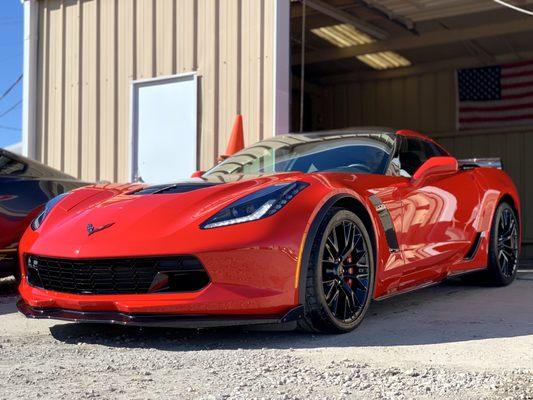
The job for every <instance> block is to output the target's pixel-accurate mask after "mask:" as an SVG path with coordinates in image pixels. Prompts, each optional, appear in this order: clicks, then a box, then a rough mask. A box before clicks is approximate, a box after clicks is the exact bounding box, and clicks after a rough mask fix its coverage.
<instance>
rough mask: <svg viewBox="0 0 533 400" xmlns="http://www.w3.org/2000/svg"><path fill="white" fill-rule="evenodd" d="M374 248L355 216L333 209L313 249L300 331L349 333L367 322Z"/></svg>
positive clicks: (361, 223)
mask: <svg viewBox="0 0 533 400" xmlns="http://www.w3.org/2000/svg"><path fill="white" fill-rule="evenodd" d="M374 271H375V269H374V257H373V250H372V243H371V241H370V237H369V235H368V232H367V229H366V227H365V225H364V224H363V222H362V221H361V219H360V218H359V217H358V216H357V215H355V214H354V213H353V212H351V211H348V210H345V209H341V208H332V209H331V210H330V211H329V212H328V213H327V214H326V216H325V218H324V220H323V221H322V223H321V225H320V227H319V229H318V232H317V235H316V237H315V241H314V243H313V245H312V249H311V254H310V259H309V265H308V266H307V281H306V295H305V317H304V318H303V319H302V320H300V321H299V326H300V328H302V329H304V330H306V331H311V332H323V333H346V332H350V331H352V330H354V329H355V328H356V327H357V326H358V325H359V324H360V323H361V321H362V320H363V318H364V316H365V314H366V312H367V310H368V307H369V305H370V302H371V299H372V294H373V288H374Z"/></svg>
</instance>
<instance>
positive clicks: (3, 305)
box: [0, 278, 18, 315]
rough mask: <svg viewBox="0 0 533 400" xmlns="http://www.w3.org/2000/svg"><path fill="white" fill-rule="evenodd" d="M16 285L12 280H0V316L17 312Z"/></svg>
mask: <svg viewBox="0 0 533 400" xmlns="http://www.w3.org/2000/svg"><path fill="white" fill-rule="evenodd" d="M17 299H18V291H17V284H16V281H15V279H14V278H0V315H3V314H11V313H14V312H17V308H16V306H15V303H16V300H17Z"/></svg>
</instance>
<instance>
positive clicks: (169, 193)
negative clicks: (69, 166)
mask: <svg viewBox="0 0 533 400" xmlns="http://www.w3.org/2000/svg"><path fill="white" fill-rule="evenodd" d="M296 180H306V179H305V174H302V173H283V174H275V175H268V176H260V177H246V178H241V179H235V180H233V181H232V182H228V183H222V182H220V181H219V183H215V182H213V181H212V180H207V179H192V180H188V181H183V182H180V183H175V184H172V185H158V186H152V187H151V186H140V185H125V186H117V185H99V186H93V187H90V188H82V189H78V190H75V191H74V192H72V193H71V194H69V195H68V196H67V197H66V198H65V199H63V200H62V201H61V202H60V203H58V205H57V206H56V207H55V208H54V209H53V210H52V212H51V213H50V214H49V216H48V217H47V218H46V220H45V221H44V223H43V224H42V226H41V228H40V229H39V231H40V236H41V237H43V238H44V237H45V236H46V239H47V241H48V242H50V241H53V240H59V241H61V242H62V243H63V244H69V243H70V244H72V245H76V246H79V245H80V244H81V245H83V243H86V242H88V241H89V240H90V242H91V243H98V242H100V241H103V242H105V241H106V240H109V239H111V238H114V239H116V238H117V237H122V238H127V240H128V241H129V242H130V244H131V246H135V243H136V242H137V241H138V242H144V241H145V240H146V238H154V239H156V238H158V239H164V238H168V237H170V236H175V235H176V234H177V233H181V234H183V235H186V232H187V231H188V229H191V228H193V227H194V229H197V227H198V226H199V225H200V224H201V223H202V222H204V221H205V220H206V219H208V218H209V217H211V216H212V215H213V214H215V213H216V212H217V211H218V210H220V209H221V208H223V207H225V206H226V205H229V204H231V203H233V202H234V201H236V200H237V199H240V198H242V197H244V196H246V195H248V194H250V193H253V192H255V191H257V190H260V189H261V188H264V187H267V186H269V185H272V184H276V183H283V182H292V181H296ZM89 224H91V225H92V226H93V227H94V228H95V229H96V230H97V231H98V230H99V229H100V228H102V227H104V226H107V225H109V226H107V227H106V228H105V229H102V230H101V231H99V232H95V233H94V235H89V234H88V233H89V232H88V229H87V226H88V225H89ZM93 236H94V237H93ZM183 239H184V240H185V239H186V237H184V238H183Z"/></svg>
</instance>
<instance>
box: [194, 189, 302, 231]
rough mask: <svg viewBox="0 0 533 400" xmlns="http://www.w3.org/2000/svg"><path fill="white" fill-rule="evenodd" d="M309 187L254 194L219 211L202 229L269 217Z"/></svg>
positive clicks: (271, 190) (264, 191) (261, 191)
mask: <svg viewBox="0 0 533 400" xmlns="http://www.w3.org/2000/svg"><path fill="white" fill-rule="evenodd" d="M307 186H309V184H308V183H305V182H292V183H284V184H279V185H272V186H269V187H267V188H265V189H262V190H259V191H257V192H255V193H252V194H250V195H248V196H246V197H243V198H242V199H240V200H238V201H236V202H235V203H233V204H231V205H229V206H228V207H226V208H224V209H223V210H221V211H219V212H218V213H216V214H215V215H213V216H212V217H211V218H209V219H208V220H207V221H205V222H204V223H203V224H202V225H201V226H200V227H201V228H202V229H210V228H217V227H220V226H227V225H234V224H240V223H243V222H249V221H256V220H258V219H261V218H266V217H269V216H271V215H273V214H275V213H277V212H278V211H279V210H281V209H282V208H283V207H284V206H285V204H287V203H288V202H289V201H290V200H291V199H292V198H293V197H294V196H296V195H297V194H298V193H300V192H301V191H302V190H303V189H305V188H306V187H307Z"/></svg>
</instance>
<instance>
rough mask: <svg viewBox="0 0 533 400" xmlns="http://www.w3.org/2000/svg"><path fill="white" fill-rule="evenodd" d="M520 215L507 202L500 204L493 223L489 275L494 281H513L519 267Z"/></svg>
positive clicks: (497, 282) (506, 283)
mask: <svg viewBox="0 0 533 400" xmlns="http://www.w3.org/2000/svg"><path fill="white" fill-rule="evenodd" d="M519 229H520V226H519V222H518V217H517V215H516V212H515V211H514V209H513V208H512V207H511V206H510V205H509V204H507V203H502V204H500V205H499V206H498V209H497V210H496V213H495V215H494V220H493V223H492V231H491V237H490V246H489V265H488V275H489V278H490V280H491V282H492V283H494V284H496V285H498V286H505V285H508V284H509V283H511V282H512V281H513V280H514V279H515V277H516V272H517V269H518V259H519V249H520V243H519V241H520V234H519V232H520V231H519Z"/></svg>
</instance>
